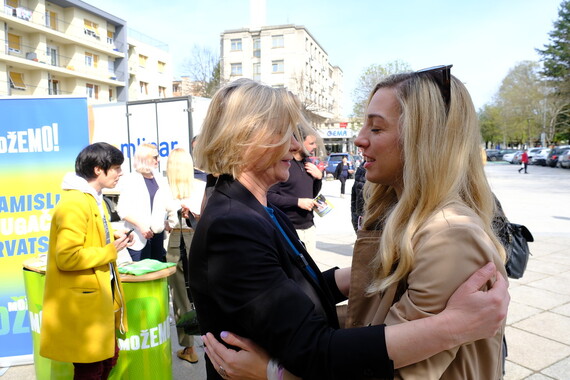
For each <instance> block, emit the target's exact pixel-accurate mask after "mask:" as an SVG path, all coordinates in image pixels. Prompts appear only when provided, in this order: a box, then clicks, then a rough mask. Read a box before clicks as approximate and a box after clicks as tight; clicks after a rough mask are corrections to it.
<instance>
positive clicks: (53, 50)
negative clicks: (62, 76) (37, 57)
mask: <svg viewBox="0 0 570 380" xmlns="http://www.w3.org/2000/svg"><path fill="white" fill-rule="evenodd" d="M46 55H47V56H48V57H49V63H50V64H51V65H52V66H58V65H59V62H58V55H59V54H58V53H57V47H55V46H50V45H47V48H46Z"/></svg>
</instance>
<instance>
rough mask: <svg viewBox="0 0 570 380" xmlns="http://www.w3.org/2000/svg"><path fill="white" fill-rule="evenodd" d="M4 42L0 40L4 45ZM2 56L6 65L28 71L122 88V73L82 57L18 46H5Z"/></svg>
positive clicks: (123, 76) (0, 58) (0, 54)
mask: <svg viewBox="0 0 570 380" xmlns="http://www.w3.org/2000/svg"><path fill="white" fill-rule="evenodd" d="M5 42H6V41H3V40H0V43H4V44H5ZM5 45H6V49H5V51H4V54H2V53H0V60H4V61H6V63H7V64H9V65H11V66H14V67H17V68H21V69H23V70H28V71H38V70H40V71H45V70H47V71H48V72H50V73H57V74H58V75H60V76H64V77H82V78H84V79H87V80H91V81H97V82H102V83H107V84H109V85H113V86H124V85H125V83H124V78H125V75H124V72H123V71H121V70H115V71H114V72H110V71H109V70H108V68H107V67H105V68H103V67H102V66H101V67H94V66H89V65H87V64H86V63H85V60H84V58H83V57H81V59H77V57H75V59H73V57H66V56H64V55H61V54H56V53H54V52H56V51H57V50H55V49H53V50H49V51H48V54H46V53H45V51H38V50H37V49H36V48H35V47H34V46H28V45H19V46H16V47H12V48H10V47H8V45H7V44H5Z"/></svg>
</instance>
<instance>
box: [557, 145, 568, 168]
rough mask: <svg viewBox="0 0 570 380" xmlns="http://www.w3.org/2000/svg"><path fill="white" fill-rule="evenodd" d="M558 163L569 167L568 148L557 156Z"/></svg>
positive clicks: (563, 166)
mask: <svg viewBox="0 0 570 380" xmlns="http://www.w3.org/2000/svg"><path fill="white" fill-rule="evenodd" d="M558 164H559V165H560V167H561V168H570V149H568V150H567V151H565V152H564V153H562V154H561V155H560V158H558Z"/></svg>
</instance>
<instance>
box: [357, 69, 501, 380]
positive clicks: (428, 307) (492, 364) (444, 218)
mask: <svg viewBox="0 0 570 380" xmlns="http://www.w3.org/2000/svg"><path fill="white" fill-rule="evenodd" d="M450 68H451V66H442V67H437V68H432V69H427V70H425V71H420V72H415V73H408V74H397V75H394V76H391V77H388V78H386V79H385V80H383V81H382V82H380V83H379V84H378V85H376V87H375V88H374V90H373V91H372V94H371V96H370V98H369V103H368V108H367V114H366V121H365V124H364V126H363V128H362V130H361V131H360V133H359V135H358V137H357V138H356V140H355V144H356V145H357V146H358V147H359V148H360V149H361V150H362V154H363V157H364V158H365V160H366V163H365V164H364V168H365V169H366V179H367V181H368V184H367V185H366V186H365V197H366V206H365V214H364V224H363V230H362V231H358V239H357V242H356V245H355V248H354V256H353V265H352V274H351V279H352V281H351V293H350V295H351V297H350V298H349V306H348V320H347V325H350V326H359V325H367V324H380V323H386V324H387V325H388V326H390V325H397V324H401V323H403V322H407V321H411V320H418V319H422V318H426V317H429V316H433V315H436V314H438V313H440V312H442V311H443V310H444V309H445V307H446V304H447V302H448V300H449V298H450V296H451V295H452V293H453V292H454V291H455V289H456V288H457V287H458V286H459V285H460V284H461V283H462V282H463V281H465V280H466V279H467V278H468V277H469V275H470V274H471V273H472V272H473V271H475V270H476V269H477V268H479V267H480V266H481V265H483V264H485V263H486V262H489V261H492V262H494V263H495V266H496V267H497V268H498V272H499V274H498V276H503V277H504V278H505V279H506V272H505V269H504V262H505V251H504V249H503V247H502V245H501V244H500V242H499V240H498V238H497V237H496V236H495V233H494V232H493V230H492V227H491V225H492V224H491V221H492V218H493V215H494V204H495V203H494V198H493V195H492V193H491V189H490V187H489V184H488V182H487V179H486V176H485V172H484V168H483V163H482V161H481V153H480V147H479V144H480V141H481V138H480V135H479V126H478V122H477V115H476V113H475V108H474V106H473V103H472V102H471V98H470V96H469V93H468V91H467V89H466V88H465V86H464V85H463V83H461V81H459V80H458V79H457V78H455V77H453V76H451V75H450ZM370 262H372V268H370ZM492 283H493V281H489V282H488V283H487V284H486V285H485V287H484V289H488V288H489V287H491V286H492ZM503 333H504V326H503V327H502V328H501V329H500V331H499V332H498V333H497V334H495V335H494V336H493V337H490V338H487V339H481V340H478V341H475V342H470V343H466V344H463V345H458V346H456V347H454V348H452V349H448V350H446V351H443V352H441V353H439V354H437V355H434V356H432V357H430V358H429V359H426V360H424V361H421V362H419V363H416V364H413V365H409V366H406V367H403V368H400V369H399V370H398V371H397V372H396V378H403V379H407V378H410V379H416V378H421V379H499V378H502V365H501V363H502V352H501V349H502V338H503Z"/></svg>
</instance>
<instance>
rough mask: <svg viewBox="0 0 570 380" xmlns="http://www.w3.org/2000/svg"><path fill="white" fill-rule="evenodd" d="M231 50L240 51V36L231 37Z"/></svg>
mask: <svg viewBox="0 0 570 380" xmlns="http://www.w3.org/2000/svg"><path fill="white" fill-rule="evenodd" d="M231 42H232V44H231V51H241V38H235V39H232V41H231Z"/></svg>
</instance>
